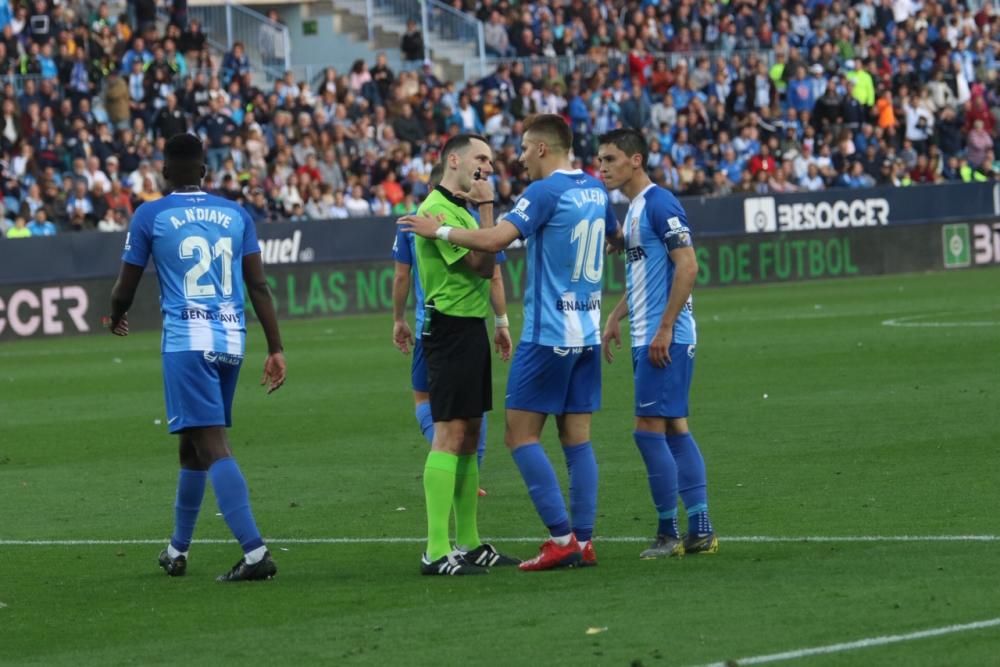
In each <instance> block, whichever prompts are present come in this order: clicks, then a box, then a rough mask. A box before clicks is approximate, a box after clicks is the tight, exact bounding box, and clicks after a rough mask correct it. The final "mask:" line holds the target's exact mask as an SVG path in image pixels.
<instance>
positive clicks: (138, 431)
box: [0, 269, 1000, 666]
mask: <svg viewBox="0 0 1000 667" xmlns="http://www.w3.org/2000/svg"><path fill="white" fill-rule="evenodd" d="M614 298H616V297H608V300H609V302H610V301H611V300H612V299H614ZM610 306H611V304H610V303H609V304H608V305H607V310H610ZM511 311H512V316H514V317H513V319H514V320H515V327H516V329H518V328H519V326H520V322H519V317H517V316H518V315H519V313H520V307H519V306H517V305H514V306H513V307H512V309H511ZM696 314H697V318H698V328H699V338H700V344H699V346H698V366H697V372H696V377H695V386H694V389H693V397H692V403H693V405H692V415H691V423H692V428H693V432H694V433H695V436H696V437H697V439H698V441H699V443H700V444H701V447H702V450H703V452H704V454H705V457H706V460H707V464H708V471H709V493H710V503H711V508H712V514H713V519H714V521H715V524H716V528H717V530H718V532H719V534H720V538H721V552H720V553H719V554H718V555H717V556H709V557H689V558H685V559H681V560H672V561H665V562H660V561H640V560H638V558H637V555H638V553H639V551H640V549H641V548H642V547H643V544H642V543H641V542H637V541H626V540H624V539H622V538H642V539H643V540H645V539H647V538H649V537H651V534H652V532H653V529H654V527H655V513H654V512H653V509H652V506H651V501H650V499H649V492H648V488H647V486H646V480H645V474H644V469H643V467H642V463H641V459H640V457H639V455H638V453H637V451H636V449H635V446H634V444H633V443H632V439H631V431H632V416H631V409H630V408H631V405H632V387H631V369H630V367H629V363H628V356H627V354H626V353H625V352H626V351H625V350H623V351H622V354H620V355H619V359H618V361H617V362H616V363H615V364H614V365H612V366H610V367H608V366H605V374H604V409H603V411H602V412H600V413H599V414H598V415H596V417H595V419H594V430H593V440H594V443H595V447H596V449H597V455H598V460H599V463H600V466H601V489H600V506H599V517H598V524H597V535H598V537H597V538H596V541H595V545H596V547H597V553H598V557H599V559H600V565H599V567H597V568H591V569H587V570H572V571H558V572H543V573H530V574H529V573H520V572H517V571H511V570H494V572H493V573H492V574H491V575H490V576H488V577H476V578H470V579H461V578H456V579H451V578H442V579H438V578H429V577H421V576H419V575H418V559H419V556H420V552H421V549H422V545H421V543H420V541H419V539H418V538H420V537H421V535H422V533H423V531H424V514H423V492H422V487H421V482H420V474H421V470H422V465H423V460H424V456H425V453H426V450H427V445H426V444H425V443H424V442H423V440H422V439H421V437H420V434H419V432H418V430H417V427H416V424H415V420H414V418H413V410H412V403H411V398H410V393H409V388H408V359H406V358H403V357H402V356H401V355H400V354H399V353H398V352H396V351H395V350H394V349H393V348H392V346H391V344H390V333H391V323H390V320H389V317H388V316H381V317H354V318H345V319H338V320H320V321H295V322H285V323H284V325H283V328H284V337H285V343H286V348H287V356H288V362H289V380H288V384H287V385H286V386H285V387H284V388H283V389H281V391H279V392H278V393H276V394H274V395H272V396H269V397H268V396H265V395H264V393H263V391H262V390H261V388H260V387H259V386H257V382H258V381H259V379H260V362H261V361H262V358H263V353H262V336H261V334H260V332H259V329H251V334H250V339H249V341H250V342H249V354H248V361H247V362H246V363H245V365H244V370H243V375H242V378H241V380H240V388H239V390H238V393H237V397H236V406H235V415H234V422H235V425H234V427H233V429H232V430H231V439H232V442H233V447H234V451H235V454H236V456H237V458H238V460H239V462H240V464H241V466H242V468H243V471H244V473H245V474H246V476H247V479H248V481H249V484H250V488H251V498H252V501H253V504H254V511H255V514H256V517H257V519H258V522H259V524H260V526H261V529H262V530H263V532H264V533H265V535H266V536H268V537H270V538H272V539H271V541H270V545H271V549H272V551H273V552H274V555H275V558H276V560H277V563H278V566H279V575H278V577H277V578H276V579H275V580H273V581H271V582H262V583H256V584H248V585H222V584H217V583H215V582H214V580H213V579H214V577H215V575H217V574H219V573H221V572H223V571H225V570H226V569H228V568H229V567H230V566H231V565H232V564H233V563H234V562H235V561H236V560H237V558H238V557H239V549H238V547H237V546H236V545H235V543H215V542H213V543H208V544H201V545H199V544H198V543H197V540H198V539H199V538H200V539H206V540H226V539H228V538H229V533H228V531H227V530H226V527H225V525H224V524H223V522H222V520H221V518H220V517H219V516H217V515H216V511H217V510H216V508H215V502H214V498H213V497H212V496H211V492H209V494H208V495H207V497H206V503H205V506H204V508H203V511H202V514H201V519H200V523H199V527H198V530H197V532H196V535H195V539H196V543H195V545H194V547H193V550H192V552H191V553H192V557H191V562H190V566H189V569H188V576H187V577H186V578H183V579H176V580H174V579H170V578H168V577H166V576H165V575H164V574H163V573H162V572H161V571H160V570H159V569H158V568H157V567H156V555H157V553H158V551H159V549H160V548H161V546H162V544H164V543H165V540H166V538H167V536H168V535H169V533H170V530H171V525H172V517H173V510H172V505H173V495H174V485H175V481H176V446H175V443H174V439H173V438H171V437H170V436H168V434H167V432H166V426H165V425H163V424H160V425H157V424H156V423H154V421H155V420H163V419H164V416H163V399H162V388H161V379H160V366H159V354H158V336H157V335H156V334H152V333H146V334H139V335H133V336H131V337H129V338H128V339H115V338H112V337H111V336H110V335H107V336H91V337H83V338H66V339H61V340H51V341H26V342H17V343H5V344H3V345H2V346H0V663H3V664H39V665H61V664H72V665H80V664H88V665H89V664H95V665H119V664H143V665H151V664H178V663H180V664H194V665H219V664H230V663H232V664H235V663H237V662H239V663H242V664H289V665H295V664H317V663H323V664H338V665H339V664H344V665H349V664H372V665H422V664H427V665H431V664H433V665H451V664H461V663H471V664H479V663H482V664H487V665H640V664H641V665H646V666H649V665H694V664H702V663H709V662H714V661H726V660H730V659H735V658H739V657H745V656H759V655H765V654H771V653H779V652H782V651H794V650H797V649H804V648H808V647H817V646H824V645H828V644H835V643H838V642H849V641H853V640H858V639H863V638H867V637H877V636H880V635H895V634H906V633H910V632H914V631H918V630H924V629H930V628H940V627H944V626H950V625H953V624H962V623H969V622H973V621H981V620H987V619H993V618H996V617H1000V598H998V597H997V590H998V574H997V566H998V564H1000V557H998V555H997V549H998V546H1000V542H998V541H970V540H965V541H951V542H943V541H912V542H903V541H888V540H873V541H850V540H848V541H834V542H822V541H803V540H796V539H794V538H804V537H808V536H816V537H844V536H862V537H863V536H942V535H987V536H990V535H994V536H995V535H998V534H1000V519H998V518H997V511H996V508H997V491H998V488H1000V472H998V470H1000V466H998V465H997V455H996V451H997V444H998V442H1000V409H998V402H1000V385H998V378H1000V375H998V367H1000V363H998V362H1000V270H995V269H992V270H979V271H967V272H959V273H944V274H927V275H908V276H893V277H884V278H877V279H853V280H848V281H837V282H816V283H809V284H796V285H781V286H774V285H770V286H760V287H749V288H736V289H725V290H718V289H716V290H710V289H703V290H699V291H698V293H697V295H696ZM886 320H893V321H894V322H895V324H898V325H906V326H888V325H886V324H884V322H885V321H886ZM516 329H515V330H516ZM506 372H507V368H506V366H505V365H504V364H502V363H499V362H497V363H496V365H495V387H496V392H495V394H496V396H497V397H498V399H500V398H501V397H502V396H503V386H504V381H505V378H506ZM498 402H500V403H502V400H499V401H498ZM553 428H554V427H552V426H550V427H549V429H548V430H547V431H546V435H545V438H544V439H545V441H546V442H545V444H546V447H547V449H548V451H549V453H550V456H551V457H552V459H553V461H554V463H555V464H556V467H557V469H558V470H559V471H560V473H561V474H562V473H563V472H564V465H563V459H562V455H561V453H560V452H558V447H557V446H556V441H555V436H554V433H553ZM489 429H490V431H489V448H488V451H487V456H486V461H485V465H484V469H483V476H482V480H483V485H484V486H485V487H486V488H487V489H488V491H489V496H488V497H486V498H484V499H483V500H482V503H481V505H480V526H481V529H482V532H483V533H484V535H487V536H491V537H494V538H496V543H497V544H498V545H499V546H501V547H502V548H503V549H505V550H507V551H509V552H512V553H514V554H515V555H521V556H525V557H526V556H529V555H532V554H533V553H534V552H535V550H536V547H537V545H538V543H540V542H541V540H542V538H543V530H542V527H541V525H540V522H539V521H538V519H537V517H536V515H535V513H534V511H533V509H532V507H531V505H530V502H529V500H528V496H527V493H526V491H525V489H524V488H523V483H522V481H521V479H520V477H519V475H518V474H517V472H516V469H515V467H514V465H513V463H512V461H511V459H510V456H509V455H508V454H507V453H506V451H505V450H504V448H503V445H502V417H501V413H500V412H494V413H493V415H492V417H491V419H490V424H489ZM563 479H565V476H564V475H563ZM602 537H603V538H606V539H604V540H603V541H602V539H601V538H602ZM751 537H773V538H791V539H789V540H788V541H777V542H756V541H750V540H748V539H747V538H751ZM282 538H284V539H285V540H300V541H283V539H282ZM315 538H358V539H359V541H358V542H356V543H343V542H334V543H329V542H328V543H315V542H314V543H309V540H313V539H315ZM377 538H413V539H410V540H409V541H406V540H404V541H395V542H393V541H389V540H383V541H382V542H366V541H365V540H375V539H377ZM514 538H520V539H519V540H518V539H514ZM610 538H618V539H614V540H612V539H610ZM727 538H730V539H727ZM736 538H741V539H739V540H738V539H736ZM37 540H131V541H135V540H155V543H144V544H143V543H135V542H129V543H123V544H93V545H86V544H78V545H45V544H39V543H37V542H35V543H32V544H21V543H16V544H15V543H14V542H18V541H37ZM594 629H596V630H594ZM588 630H591V633H588ZM998 645H1000V629H998V628H997V627H992V628H986V629H981V630H976V631H971V632H966V633H956V634H949V635H943V636H939V637H935V638H927V639H920V640H914V641H904V642H899V643H895V644H891V645H887V646H881V647H875V648H870V649H865V650H859V651H855V652H834V653H829V654H824V655H819V656H815V657H811V658H802V659H801V660H800V661H799V662H801V663H803V664H810V665H857V664H866V665H867V664H892V665H902V664H905V665H988V664H995V661H996V659H997V658H996V647H997V646H998Z"/></svg>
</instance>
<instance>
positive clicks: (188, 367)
mask: <svg viewBox="0 0 1000 667" xmlns="http://www.w3.org/2000/svg"><path fill="white" fill-rule="evenodd" d="M242 363H243V357H240V356H237V355H234V354H223V353H221V352H165V353H164V354H163V393H164V396H165V397H166V400H167V428H169V429H170V432H171V433H177V432H179V431H183V430H184V429H186V428H196V427H200V426H232V423H233V394H235V393H236V380H237V379H238V378H239V376H240V365H241V364H242Z"/></svg>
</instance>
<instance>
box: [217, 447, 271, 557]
mask: <svg viewBox="0 0 1000 667" xmlns="http://www.w3.org/2000/svg"><path fill="white" fill-rule="evenodd" d="M208 476H209V478H210V479H211V480H212V488H213V489H215V498H216V500H218V502H219V511H220V512H222V516H223V518H224V519H225V520H226V525H227V526H229V530H231V531H233V535H234V536H235V537H236V540H237V541H238V542H239V543H240V546H241V547H243V553H247V552H250V551H253V550H254V549H258V548H260V547H262V546H264V540H263V539H262V538H261V536H260V531H259V530H257V524H256V522H254V520H253V514H252V513H251V512H250V494H249V492H248V491H247V483H246V480H245V479H244V478H243V473H241V472H240V467H239V466H238V465H236V460H235V459H233V458H232V457H228V456H227V457H226V458H224V459H219V460H218V461H216V462H215V463H213V464H212V467H210V468H209V469H208Z"/></svg>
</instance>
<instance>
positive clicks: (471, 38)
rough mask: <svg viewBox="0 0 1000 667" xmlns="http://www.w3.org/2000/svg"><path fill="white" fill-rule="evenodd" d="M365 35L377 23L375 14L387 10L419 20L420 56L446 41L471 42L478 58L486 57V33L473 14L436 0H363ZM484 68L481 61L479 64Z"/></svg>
mask: <svg viewBox="0 0 1000 667" xmlns="http://www.w3.org/2000/svg"><path fill="white" fill-rule="evenodd" d="M365 10H366V12H367V14H368V17H367V20H368V31H369V36H370V35H371V34H372V26H374V25H377V21H378V19H377V17H376V14H377V13H379V12H389V13H391V14H394V15H396V16H398V17H399V18H401V19H403V20H406V21H409V20H413V21H416V22H417V23H419V24H420V29H421V31H422V32H423V35H424V57H425V58H428V57H429V51H430V49H433V48H434V47H435V46H439V47H443V46H445V43H446V42H452V43H459V44H466V45H468V44H472V45H474V48H475V54H476V58H477V59H478V62H480V63H485V61H486V35H485V33H484V32H483V24H482V22H480V21H479V20H478V19H476V18H475V17H474V16H470V15H469V14H466V13H464V12H460V11H459V10H457V9H455V8H453V7H449V6H448V5H447V4H445V3H443V2H440V0H421V1H419V2H417V1H415V0H366V1H365ZM483 67H484V68H485V65H484V66H483Z"/></svg>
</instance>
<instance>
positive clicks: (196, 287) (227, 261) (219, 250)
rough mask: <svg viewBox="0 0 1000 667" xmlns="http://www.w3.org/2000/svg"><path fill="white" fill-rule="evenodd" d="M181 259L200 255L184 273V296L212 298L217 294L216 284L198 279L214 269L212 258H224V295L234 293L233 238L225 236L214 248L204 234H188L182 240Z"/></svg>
mask: <svg viewBox="0 0 1000 667" xmlns="http://www.w3.org/2000/svg"><path fill="white" fill-rule="evenodd" d="M180 253H181V259H192V258H193V257H194V256H195V255H197V256H198V263H197V264H195V265H194V266H192V267H191V268H190V269H188V271H187V272H186V273H185V274H184V296H186V297H187V298H189V299H210V298H212V297H214V296H215V285H214V284H213V283H209V284H207V285H203V284H201V283H199V282H198V281H199V280H201V277H202V276H204V275H205V274H206V273H208V272H209V271H211V270H212V260H216V259H220V258H221V259H222V296H231V295H232V293H233V239H231V238H229V237H223V238H221V239H219V240H218V241H216V242H215V247H214V248H213V247H212V246H210V245H209V244H208V239H206V238H205V237H203V236H188V237H187V238H185V239H184V240H183V241H181V246H180Z"/></svg>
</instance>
